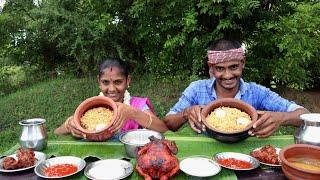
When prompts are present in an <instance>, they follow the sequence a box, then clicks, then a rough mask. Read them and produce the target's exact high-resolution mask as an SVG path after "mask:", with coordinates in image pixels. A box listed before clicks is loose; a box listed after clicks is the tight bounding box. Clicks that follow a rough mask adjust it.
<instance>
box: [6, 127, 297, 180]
mask: <svg viewBox="0 0 320 180" xmlns="http://www.w3.org/2000/svg"><path fill="white" fill-rule="evenodd" d="M165 137H166V139H169V140H173V141H175V142H176V144H177V147H178V149H179V150H178V154H177V155H176V157H177V158H178V159H179V160H180V161H181V160H182V159H184V158H186V157H190V156H195V155H201V156H207V157H209V158H213V157H214V155H215V154H216V153H219V152H230V151H231V152H241V153H245V154H249V153H250V152H251V151H252V150H253V149H255V148H257V147H261V146H264V145H267V144H272V145H273V146H276V147H279V148H283V147H284V146H286V145H289V144H293V143H294V140H293V136H289V135H287V136H285V135H284V136H271V137H269V138H255V137H249V138H247V139H245V140H243V141H241V142H238V143H233V144H226V143H222V142H219V141H216V140H215V139H212V138H210V137H205V136H203V135H201V134H197V133H194V132H193V131H192V130H190V128H182V129H181V131H179V132H177V133H174V132H167V133H166V134H165ZM18 147H19V145H16V146H14V147H12V148H11V149H10V150H8V151H7V152H5V153H4V154H3V155H8V154H12V153H14V152H15V151H16V150H17V148H18ZM43 152H44V153H46V154H47V157H48V158H50V157H53V156H64V155H72V156H77V157H81V158H83V159H85V160H86V161H89V159H90V157H95V158H99V159H107V158H117V159H122V158H128V157H127V156H126V153H125V149H124V146H123V144H122V143H120V142H109V141H107V142H87V141H84V140H75V139H73V138H72V137H70V136H62V137H60V138H58V139H56V140H49V141H48V146H47V148H46V149H45V150H44V151H43ZM130 162H131V163H132V164H133V165H135V163H136V160H135V159H130ZM264 168H266V167H264ZM107 171H108V170H106V173H108V172H107ZM69 179H86V178H85V176H84V174H83V171H82V172H80V173H78V174H76V175H74V176H71V177H70V178H69ZM128 179H143V178H142V177H141V176H139V175H138V173H137V172H136V171H134V172H133V173H132V175H131V176H129V177H128ZM172 179H192V177H190V176H187V175H186V174H184V173H183V172H181V171H180V172H179V173H178V174H177V175H176V176H175V177H173V178H172ZM208 179H222V180H224V179H228V180H229V179H231V180H232V179H237V177H236V174H235V173H234V171H232V170H228V169H224V168H222V170H221V172H220V173H219V174H218V175H216V176H214V177H211V178H208Z"/></svg>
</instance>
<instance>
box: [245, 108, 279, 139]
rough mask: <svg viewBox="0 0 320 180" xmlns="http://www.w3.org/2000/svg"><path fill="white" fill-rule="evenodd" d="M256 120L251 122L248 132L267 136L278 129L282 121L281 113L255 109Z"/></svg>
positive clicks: (258, 135)
mask: <svg viewBox="0 0 320 180" xmlns="http://www.w3.org/2000/svg"><path fill="white" fill-rule="evenodd" d="M257 112H258V116H259V118H258V120H257V121H256V122H255V123H254V124H253V129H251V130H250V131H249V134H250V135H252V136H257V137H268V136H270V135H271V134H272V133H273V132H274V131H276V130H277V129H278V127H279V126H280V125H281V123H282V121H283V113H281V112H270V111H257Z"/></svg>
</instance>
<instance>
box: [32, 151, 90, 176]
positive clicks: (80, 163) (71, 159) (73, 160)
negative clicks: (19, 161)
mask: <svg viewBox="0 0 320 180" xmlns="http://www.w3.org/2000/svg"><path fill="white" fill-rule="evenodd" d="M57 164H73V165H76V166H77V167H78V169H77V171H76V172H74V173H71V174H68V175H64V176H47V175H46V174H45V173H44V170H45V168H47V167H49V166H52V165H57ZM85 166H86V162H85V161H84V160H83V159H81V158H78V157H75V156H60V157H54V158H50V159H47V160H45V161H43V162H41V163H40V164H38V165H37V166H36V167H35V168H34V172H35V173H36V175H37V176H39V177H42V178H48V179H52V178H64V177H68V176H72V175H74V174H76V173H78V172H80V171H81V170H82V169H83V168H84V167H85Z"/></svg>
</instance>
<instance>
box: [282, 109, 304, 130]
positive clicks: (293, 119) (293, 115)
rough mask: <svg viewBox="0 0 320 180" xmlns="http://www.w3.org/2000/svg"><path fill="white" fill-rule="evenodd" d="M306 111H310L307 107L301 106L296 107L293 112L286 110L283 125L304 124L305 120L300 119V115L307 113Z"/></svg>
mask: <svg viewBox="0 0 320 180" xmlns="http://www.w3.org/2000/svg"><path fill="white" fill-rule="evenodd" d="M305 113H310V112H309V111H308V110H307V109H305V108H299V109H296V110H294V111H292V112H286V113H285V114H284V115H283V119H282V123H281V124H282V125H293V126H300V125H302V124H303V121H302V120H300V119H299V116H300V115H301V114H305Z"/></svg>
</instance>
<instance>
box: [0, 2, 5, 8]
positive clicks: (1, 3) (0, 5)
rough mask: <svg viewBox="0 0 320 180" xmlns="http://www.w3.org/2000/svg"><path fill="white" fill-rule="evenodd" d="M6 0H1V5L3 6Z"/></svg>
mask: <svg viewBox="0 0 320 180" xmlns="http://www.w3.org/2000/svg"><path fill="white" fill-rule="evenodd" d="M5 2H6V0H0V7H2V8H3V5H4V3H5Z"/></svg>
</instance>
